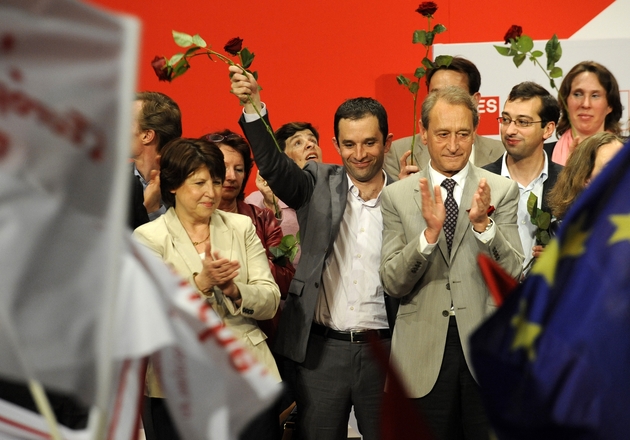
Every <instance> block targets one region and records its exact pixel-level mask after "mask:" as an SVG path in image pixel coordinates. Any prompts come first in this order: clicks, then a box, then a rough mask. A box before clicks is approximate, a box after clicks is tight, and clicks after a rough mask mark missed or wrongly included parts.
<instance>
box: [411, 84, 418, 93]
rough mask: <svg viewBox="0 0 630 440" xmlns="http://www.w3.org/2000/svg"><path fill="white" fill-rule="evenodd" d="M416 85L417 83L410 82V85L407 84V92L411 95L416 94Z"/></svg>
mask: <svg viewBox="0 0 630 440" xmlns="http://www.w3.org/2000/svg"><path fill="white" fill-rule="evenodd" d="M418 87H419V86H418V83H417V82H412V83H411V84H409V91H410V92H411V93H414V94H415V93H417V92H418Z"/></svg>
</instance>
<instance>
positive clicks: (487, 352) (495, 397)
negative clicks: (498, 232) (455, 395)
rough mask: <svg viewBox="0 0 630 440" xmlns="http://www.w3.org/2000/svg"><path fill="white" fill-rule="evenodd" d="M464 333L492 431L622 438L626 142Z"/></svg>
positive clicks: (626, 335) (629, 205)
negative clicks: (488, 312) (478, 322)
mask: <svg viewBox="0 0 630 440" xmlns="http://www.w3.org/2000/svg"><path fill="white" fill-rule="evenodd" d="M628 145H629V144H626V146H625V147H624V148H623V149H622V150H621V151H620V152H619V153H618V154H617V156H616V157H615V158H614V159H613V160H612V161H611V162H610V163H609V164H608V166H607V167H606V168H605V169H604V171H603V172H602V174H601V175H599V176H598V177H597V178H596V179H594V180H593V182H592V183H591V184H590V185H589V187H588V188H587V189H586V190H585V191H584V193H583V194H582V195H581V196H580V197H579V198H578V200H577V201H576V203H575V204H574V205H573V206H572V208H571V209H570V210H569V212H568V213H567V216H566V217H565V220H564V222H563V224H562V226H561V228H560V231H559V233H558V236H557V237H556V239H554V240H552V242H551V243H549V245H547V248H546V250H545V252H544V253H543V255H542V256H541V257H540V258H539V261H538V262H537V263H536V264H535V265H534V267H533V268H532V271H531V273H530V275H529V277H528V278H527V279H526V280H525V282H524V283H523V284H521V285H520V286H518V287H517V289H516V290H515V291H514V292H513V293H512V294H511V295H509V296H508V298H507V299H506V301H505V303H504V304H503V306H502V307H501V308H500V309H499V310H498V311H497V312H496V313H495V314H494V315H493V316H492V317H490V319H488V320H487V321H486V322H485V323H484V324H483V325H482V326H481V327H480V328H479V329H478V330H477V331H476V332H475V333H474V334H473V336H472V337H471V347H472V348H471V350H472V360H473V366H474V369H475V372H476V375H477V378H478V381H479V383H480V385H481V388H482V393H483V396H484V400H485V403H486V407H487V410H488V415H489V417H490V420H491V422H492V424H493V426H494V428H495V431H496V434H497V436H498V437H499V438H501V439H508V438H509V439H554V440H557V439H563V438H566V439H627V438H630V147H629V146H628Z"/></svg>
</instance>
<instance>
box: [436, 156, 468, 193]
mask: <svg viewBox="0 0 630 440" xmlns="http://www.w3.org/2000/svg"><path fill="white" fill-rule="evenodd" d="M469 169H470V162H466V166H465V167H464V168H462V169H461V170H459V172H458V173H457V174H455V175H454V176H452V177H447V176H445V175H444V174H442V173H440V172H438V171H436V170H434V169H433V166H431V161H430V160H429V176H430V177H431V183H432V184H433V185H440V186H441V185H442V182H443V181H444V180H446V179H453V180H454V181H455V183H456V184H457V185H459V186H460V187H462V188H463V187H464V183H465V182H466V177H468V170H469Z"/></svg>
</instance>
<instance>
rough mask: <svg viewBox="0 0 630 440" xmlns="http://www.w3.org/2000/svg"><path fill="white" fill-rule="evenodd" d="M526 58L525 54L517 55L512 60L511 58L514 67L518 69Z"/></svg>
mask: <svg viewBox="0 0 630 440" xmlns="http://www.w3.org/2000/svg"><path fill="white" fill-rule="evenodd" d="M526 56H527V54H525V53H519V54H518V55H515V56H514V58H512V61H514V64H515V65H516V67H519V66H520V65H521V64H523V61H525V57H526Z"/></svg>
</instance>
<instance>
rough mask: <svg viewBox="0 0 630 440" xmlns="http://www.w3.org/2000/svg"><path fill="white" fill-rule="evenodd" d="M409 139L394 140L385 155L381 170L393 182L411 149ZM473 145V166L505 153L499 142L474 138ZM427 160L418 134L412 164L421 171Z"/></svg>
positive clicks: (481, 137) (484, 138) (427, 152)
mask: <svg viewBox="0 0 630 440" xmlns="http://www.w3.org/2000/svg"><path fill="white" fill-rule="evenodd" d="M411 138H412V136H409V137H406V138H402V139H397V140H395V141H394V142H392V147H391V148H390V149H389V152H388V153H387V154H386V155H385V164H384V165H383V168H384V169H385V172H387V174H389V175H390V176H392V178H393V179H394V180H398V173H400V158H401V157H402V155H403V154H405V153H406V152H407V151H409V149H410V148H411ZM474 145H475V161H474V164H475V165H476V166H478V167H482V166H484V165H487V164H489V163H491V162H494V161H495V160H497V159H498V158H499V157H501V155H503V153H505V147H504V146H503V144H502V143H501V141H498V140H496V139H490V138H487V137H484V136H476V137H475V142H474ZM429 159H430V157H429V151H428V150H427V147H426V145H424V144H423V143H422V136H420V135H419V134H418V135H416V143H415V144H414V147H413V163H414V164H415V165H418V168H420V169H423V168H424V167H426V166H427V164H428V163H429Z"/></svg>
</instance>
